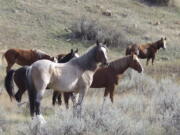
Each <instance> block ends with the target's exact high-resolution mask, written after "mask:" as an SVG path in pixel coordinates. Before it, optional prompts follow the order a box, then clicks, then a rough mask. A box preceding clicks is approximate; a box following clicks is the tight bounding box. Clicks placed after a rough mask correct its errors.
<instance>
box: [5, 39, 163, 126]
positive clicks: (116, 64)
mask: <svg viewBox="0 0 180 135" xmlns="http://www.w3.org/2000/svg"><path fill="white" fill-rule="evenodd" d="M160 48H163V49H165V48H166V38H161V39H160V40H158V41H156V42H154V43H148V44H144V45H137V44H133V45H131V46H128V47H127V48H126V52H125V53H126V56H124V57H122V58H119V59H116V60H114V61H111V62H108V58H107V47H106V42H104V43H99V42H98V41H97V42H96V45H93V46H91V47H90V48H89V49H88V50H87V52H86V53H84V54H83V55H81V56H79V55H78V49H76V50H75V51H74V50H72V49H71V51H70V53H68V54H60V55H57V56H56V57H52V56H49V55H48V54H46V53H45V52H43V51H40V50H23V49H9V50H7V51H6V52H5V53H4V54H3V57H5V59H6V61H7V68H6V71H7V74H6V77H5V81H4V85H5V88H6V91H7V93H8V95H9V96H10V99H11V100H12V98H14V99H15V100H16V101H18V102H21V98H22V95H23V93H24V92H25V91H26V90H27V91H28V97H29V103H30V114H31V116H32V118H33V119H35V118H36V119H37V120H38V121H40V122H41V123H44V122H45V120H44V118H43V116H42V115H41V111H40V105H41V99H42V98H43V95H44V93H45V90H46V89H49V88H51V89H53V90H54V92H53V97H52V104H53V105H55V104H56V102H58V104H59V105H61V103H62V100H61V94H63V96H64V102H65V104H66V108H68V107H69V104H68V103H69V98H71V99H72V102H73V113H74V114H75V115H81V109H82V102H83V99H84V96H85V94H86V92H87V90H88V89H89V88H90V87H91V88H105V92H104V100H105V98H106V97H107V96H108V94H109V96H110V99H111V102H113V100H114V99H113V95H114V89H115V86H116V85H117V84H118V80H119V76H120V75H121V74H123V73H124V72H125V71H126V70H127V69H128V68H132V69H134V70H136V71H137V72H139V73H141V72H143V67H142V65H141V63H140V61H139V58H142V59H144V58H146V59H147V65H148V62H149V60H150V59H152V64H153V62H154V59H155V54H156V53H157V51H158V50H159V49H160ZM15 63H16V64H19V65H21V66H23V67H20V68H18V69H16V70H13V69H11V68H12V66H13V65H14V64H15ZM99 63H101V65H102V66H99ZM14 82H15V84H16V86H17V87H18V91H17V92H16V93H15V90H14ZM77 93H78V94H79V97H78V101H77V102H76V95H77Z"/></svg>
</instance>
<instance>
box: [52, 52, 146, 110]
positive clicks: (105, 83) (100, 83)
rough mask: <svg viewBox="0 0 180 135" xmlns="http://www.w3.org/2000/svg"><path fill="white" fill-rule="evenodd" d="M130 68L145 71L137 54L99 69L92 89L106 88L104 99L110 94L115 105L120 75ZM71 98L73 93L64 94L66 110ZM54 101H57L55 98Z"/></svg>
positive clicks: (94, 77)
mask: <svg viewBox="0 0 180 135" xmlns="http://www.w3.org/2000/svg"><path fill="white" fill-rule="evenodd" d="M128 68H132V69H134V70H136V71H138V72H139V73H141V72H142V71H143V67H142V66H141V63H140V61H139V59H138V57H137V56H136V55H135V54H132V55H128V56H125V57H123V58H120V59H117V60H114V61H112V62H110V64H109V66H108V67H102V68H99V69H98V70H97V71H96V72H95V74H94V76H93V82H92V84H91V88H105V92H104V97H107V96H108V94H109V95H110V99H111V102H112V103H113V95H114V89H115V86H116V85H117V84H118V80H119V77H120V75H121V74H123V73H124V72H125V71H126V70H127V69H128ZM57 94H58V93H57ZM59 94H60V93H59ZM71 96H72V93H71V92H69V93H67V92H66V93H64V102H65V104H66V108H68V101H69V98H70V97H71ZM104 99H105V98H104ZM53 100H55V99H54V98H53ZM53 102H54V101H53Z"/></svg>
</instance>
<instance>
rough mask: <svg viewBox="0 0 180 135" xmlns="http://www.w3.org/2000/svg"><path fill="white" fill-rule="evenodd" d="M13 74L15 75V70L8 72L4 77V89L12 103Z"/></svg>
mask: <svg viewBox="0 0 180 135" xmlns="http://www.w3.org/2000/svg"><path fill="white" fill-rule="evenodd" d="M14 73H15V70H10V71H9V72H8V73H7V75H6V76H5V81H4V86H5V89H6V91H7V93H8V95H9V97H10V99H11V101H12V97H14V83H13V76H14Z"/></svg>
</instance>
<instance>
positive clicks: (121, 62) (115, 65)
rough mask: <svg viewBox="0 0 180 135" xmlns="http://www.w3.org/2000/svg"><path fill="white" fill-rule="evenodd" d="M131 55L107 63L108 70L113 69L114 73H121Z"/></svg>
mask: <svg viewBox="0 0 180 135" xmlns="http://www.w3.org/2000/svg"><path fill="white" fill-rule="evenodd" d="M130 57H131V55H128V56H125V57H122V58H119V59H117V60H114V61H112V62H110V63H109V68H111V69H113V70H114V71H115V72H121V71H120V70H121V69H122V70H123V69H124V68H126V66H127V64H128V63H127V62H128V59H129V58H130Z"/></svg>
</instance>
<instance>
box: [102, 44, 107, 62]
mask: <svg viewBox="0 0 180 135" xmlns="http://www.w3.org/2000/svg"><path fill="white" fill-rule="evenodd" d="M101 50H102V51H103V53H104V57H105V59H106V60H107V59H108V58H107V49H106V48H105V47H103V46H102V47H101Z"/></svg>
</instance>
